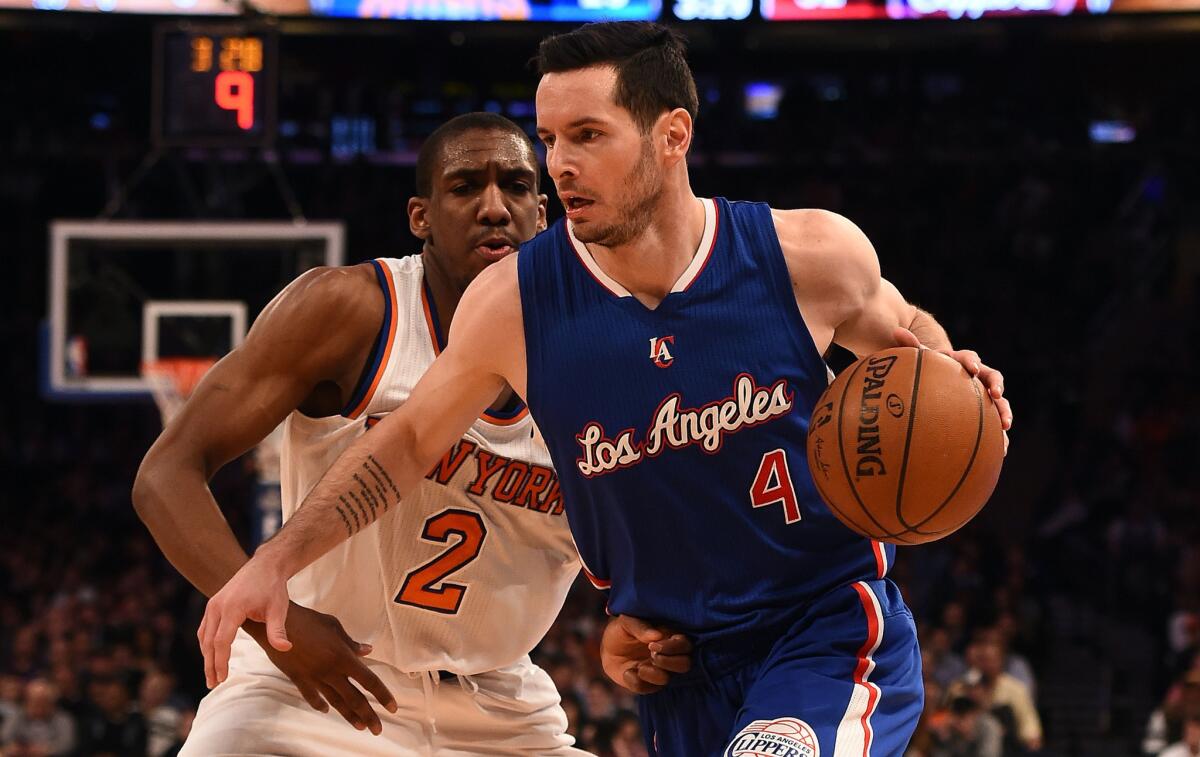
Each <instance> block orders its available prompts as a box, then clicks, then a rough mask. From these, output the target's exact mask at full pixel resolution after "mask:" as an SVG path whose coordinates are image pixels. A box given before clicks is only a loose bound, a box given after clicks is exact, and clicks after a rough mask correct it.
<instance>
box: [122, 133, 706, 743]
mask: <svg viewBox="0 0 1200 757" xmlns="http://www.w3.org/2000/svg"><path fill="white" fill-rule="evenodd" d="M417 184H418V186H417V190H418V191H417V194H418V197H414V198H412V199H411V200H410V201H409V208H408V211H409V221H410V226H411V228H412V230H413V232H414V233H415V234H416V235H417V236H418V237H420V238H421V239H423V240H424V248H423V253H422V254H421V255H419V256H413V257H408V258H404V259H384V260H376V261H372V262H370V263H366V264H363V265H358V266H351V267H347V268H341V269H317V270H314V271H310V272H308V273H306V274H304V275H302V276H301V277H300V278H299V279H297V280H296V281H295V282H294V283H293V284H292V285H290V286H289V287H288V288H287V289H285V290H284V291H283V292H282V293H281V294H280V295H279V296H278V297H276V298H275V300H274V301H272V303H271V304H269V305H268V306H267V308H265V309H264V311H263V313H262V314H261V315H260V316H259V318H258V320H257V321H256V323H255V324H254V327H253V328H252V329H251V331H250V333H249V335H248V336H247V338H246V340H245V343H244V344H243V345H242V346H240V347H239V348H238V349H236V350H234V351H233V352H231V353H230V354H229V355H228V356H227V357H226V358H225V359H223V360H222V361H221V362H220V363H218V364H217V365H216V366H215V367H214V368H213V369H212V371H211V372H210V373H209V374H208V375H207V376H206V377H205V379H204V380H203V381H202V382H201V383H200V385H199V386H198V388H197V390H196V392H195V393H194V394H193V396H192V397H191V398H190V399H189V401H188V403H187V405H186V406H185V407H184V408H183V410H182V411H181V412H180V414H179V416H178V417H177V418H176V419H175V420H174V421H173V422H172V423H170V425H169V426H168V427H167V428H166V430H164V432H163V434H162V436H161V437H160V438H159V439H158V441H157V442H156V443H155V445H154V446H153V448H152V449H151V450H150V452H149V453H148V454H147V455H146V458H145V460H144V461H143V464H142V468H141V470H140V471H139V473H138V478H137V481H136V483H135V487H134V504H135V506H136V507H137V510H138V513H139V515H140V516H141V517H142V519H143V521H144V522H145V523H146V524H147V526H148V527H149V528H150V530H151V532H152V533H153V535H154V537H155V539H156V541H157V542H158V544H159V545H160V547H162V549H163V551H164V553H165V554H166V556H167V557H168V559H170V560H171V562H172V563H173V564H174V565H175V566H176V568H178V569H179V570H180V572H181V573H183V574H184V575H185V576H186V577H187V578H188V579H189V580H190V581H191V582H192V583H193V584H194V585H195V586H196V587H197V588H199V589H200V590H201V591H203V592H204V593H205V594H207V595H210V596H211V595H212V594H213V593H215V592H216V591H217V590H219V589H220V588H221V586H222V585H223V584H224V583H225V581H227V580H228V578H229V577H230V576H232V575H233V574H234V573H235V572H236V571H237V569H238V568H239V567H240V566H241V565H242V564H243V563H245V562H246V560H247V557H246V555H245V553H244V552H243V551H242V549H241V547H240V546H239V545H238V543H237V541H236V540H235V538H234V536H233V534H232V532H231V531H230V529H229V527H228V524H227V523H226V522H225V520H224V519H223V518H222V517H221V514H220V512H219V510H218V508H217V506H216V503H215V501H214V500H213V498H212V494H211V492H210V491H209V489H208V487H207V484H206V481H207V479H208V478H209V477H210V476H211V475H212V473H213V472H214V471H216V470H217V469H218V468H219V467H220V466H222V465H224V464H225V463H226V462H228V461H229V460H231V459H233V458H235V457H237V456H238V455H240V454H242V453H243V452H245V451H246V450H248V449H250V448H251V447H253V446H254V445H255V444H257V443H258V442H259V441H261V440H262V439H263V438H264V437H265V436H266V435H267V434H268V433H269V432H270V431H271V430H272V429H273V428H275V426H276V425H278V424H279V423H280V422H284V424H285V425H284V446H283V453H282V473H283V481H282V485H283V509H284V517H285V519H287V518H289V517H291V515H292V514H293V513H294V512H295V509H296V508H297V506H298V505H299V504H300V503H301V502H302V501H303V499H304V497H305V495H306V494H307V493H308V491H309V490H310V489H311V488H312V487H313V485H315V484H316V482H317V481H318V480H319V479H320V478H321V476H322V475H323V474H324V473H325V471H326V469H327V468H328V466H329V465H330V464H331V463H332V462H333V461H334V460H335V459H336V458H337V457H338V456H339V454H340V453H341V452H342V451H343V450H344V449H345V448H346V447H347V446H348V445H349V444H350V443H351V442H353V441H354V440H355V439H357V438H358V437H359V436H360V435H362V434H363V433H364V432H366V431H367V430H368V429H369V428H370V427H371V426H372V425H373V424H374V423H375V422H377V421H378V420H379V418H380V417H382V416H383V415H385V414H387V413H388V412H389V411H391V410H394V409H395V408H397V407H398V406H399V405H401V404H402V403H403V402H404V401H405V399H406V398H407V396H408V393H409V392H410V391H411V389H412V387H413V386H414V385H415V384H416V382H417V380H418V379H419V378H420V377H421V375H422V373H423V372H424V370H425V368H426V367H427V366H428V365H429V364H431V363H432V362H433V360H434V358H435V356H436V355H437V354H438V353H439V352H440V351H441V348H442V347H443V346H444V344H445V339H446V334H447V331H448V328H449V324H450V321H451V317H452V315H453V313H454V310H455V307H456V306H457V304H458V300H459V298H460V297H461V295H462V293H463V291H464V290H465V288H466V286H467V285H468V284H469V283H470V282H471V280H472V279H474V278H475V276H476V275H477V274H478V273H480V272H481V271H482V270H483V269H484V268H485V267H486V266H488V265H489V264H490V263H492V262H495V261H497V260H500V259H501V258H503V257H505V256H506V255H508V254H510V253H511V252H513V251H515V249H516V247H517V246H518V245H519V244H520V243H521V242H522V241H525V240H527V239H529V238H530V237H532V236H533V235H534V233H535V232H536V231H539V230H541V229H543V228H544V227H545V207H546V206H545V203H546V198H545V196H544V195H539V194H538V168H537V160H536V157H535V155H534V152H533V149H532V145H531V144H530V142H529V140H528V138H527V137H526V136H525V134H524V133H523V132H521V130H520V129H519V127H517V126H516V125H515V124H513V123H512V122H510V121H508V120H506V119H503V118H501V117H498V116H492V115H489V114H469V115H467V116H460V117H459V118H456V119H454V120H452V121H450V122H448V123H447V124H445V125H444V126H443V127H441V128H440V129H439V130H437V131H436V132H435V133H434V134H433V135H432V136H431V137H430V139H429V140H428V141H427V143H426V145H425V146H424V147H423V149H422V152H421V156H420V159H419V161H418V165H417ZM362 475H363V476H364V477H365V479H366V480H369V486H370V487H372V488H373V491H375V492H377V493H378V494H376V495H366V496H364V497H361V498H355V499H353V500H352V501H351V500H348V501H347V502H346V507H347V510H346V512H347V513H348V517H349V518H353V519H356V520H357V519H362V520H363V521H364V523H365V522H366V520H367V519H368V517H370V519H371V520H374V518H375V517H377V516H379V515H382V513H381V512H379V510H380V508H386V507H387V506H386V505H385V504H384V503H385V502H387V501H388V497H389V496H390V493H388V494H387V495H386V496H385V494H384V493H383V492H382V491H380V490H381V489H383V490H386V489H388V488H389V487H390V482H389V481H388V480H387V477H386V475H381V474H380V472H379V471H371V470H364V471H363V474H362ZM392 510H393V512H392V515H391V517H390V518H388V519H385V520H384V521H383V522H382V523H381V527H378V528H373V529H366V530H364V531H362V532H361V533H359V534H358V536H356V537H355V538H354V539H351V540H349V541H347V542H345V543H344V544H342V545H341V547H339V548H338V549H336V550H334V551H333V552H330V553H329V554H327V555H326V556H325V557H324V558H323V559H321V560H319V561H317V562H316V563H314V564H313V565H312V566H310V567H309V568H308V569H307V570H305V571H303V572H301V573H300V574H298V575H297V576H296V577H295V578H294V579H292V581H291V583H290V589H291V594H292V597H293V598H294V600H295V603H294V604H292V606H291V607H290V609H289V617H288V622H287V627H286V630H285V631H284V634H286V638H280V637H279V636H277V637H275V639H274V641H275V646H276V647H289V646H290V649H289V650H288V651H286V652H280V651H277V649H274V648H272V645H271V644H268V643H267V637H266V632H265V630H264V629H263V627H262V626H261V625H259V624H256V623H247V624H246V625H245V626H244V631H243V632H240V633H239V634H238V637H237V639H236V640H235V642H234V644H233V649H232V654H231V658H230V659H229V662H228V665H229V670H230V675H229V677H228V679H227V680H225V681H224V682H223V683H221V685H219V686H217V687H216V688H215V689H214V690H213V691H212V693H210V694H209V695H208V696H207V697H206V698H205V699H204V701H203V702H202V703H201V705H200V708H199V712H198V714H197V717H196V721H195V723H194V725H193V727H192V732H191V736H190V737H189V739H188V742H187V744H186V745H185V747H184V750H183V754H185V755H189V754H190V755H212V754H229V753H236V754H248V753H253V754H262V753H271V754H289V755H298V754H312V755H335V754H343V755H365V754H405V755H409V754H413V755H417V754H422V755H423V754H436V755H468V754H471V755H475V754H480V755H481V754H489V755H491V754H511V755H582V754H584V753H583V752H580V751H579V750H576V749H574V748H572V747H571V746H570V744H571V742H572V739H571V737H570V736H569V735H567V734H566V733H565V729H566V724H567V723H566V717H565V715H564V713H563V711H562V709H561V707H560V706H559V697H558V693H557V692H556V691H555V689H554V686H553V684H552V682H551V680H550V678H549V676H547V675H546V673H545V672H543V671H542V670H541V669H539V668H538V667H536V666H535V665H533V664H532V663H531V662H530V660H529V657H528V652H529V650H530V649H532V648H533V646H534V645H535V644H536V643H537V642H538V641H539V640H540V639H541V638H542V636H543V635H544V634H545V632H546V630H547V629H548V628H549V627H550V624H551V623H552V622H553V620H554V617H555V616H556V615H557V614H558V611H559V609H560V608H561V606H562V603H563V599H564V597H565V595H566V593H567V590H568V588H569V587H570V585H571V583H572V581H573V579H574V577H575V575H576V573H577V572H578V569H579V558H578V555H577V553H576V551H575V548H574V544H573V542H572V541H571V537H570V533H569V531H568V528H567V524H566V519H565V517H564V516H563V509H562V501H561V495H560V494H559V489H558V484H557V479H556V477H555V475H554V472H553V471H552V469H551V468H550V460H549V454H548V452H547V451H546V448H545V446H544V444H543V443H542V441H541V437H540V435H539V434H538V433H537V431H536V429H535V427H534V425H533V422H532V420H531V419H530V417H529V413H528V411H527V410H526V409H525V408H524V406H523V405H521V404H520V402H519V401H517V399H516V398H515V397H514V395H513V392H512V391H511V389H505V390H504V391H503V392H501V393H500V395H499V396H498V397H496V399H495V402H494V403H492V405H491V407H490V408H489V409H488V410H486V411H485V412H484V413H483V414H482V415H481V416H480V417H479V418H478V419H477V420H476V422H475V423H474V424H473V425H472V427H471V428H470V429H469V430H468V431H467V433H466V434H465V436H464V437H463V438H462V439H461V440H459V441H458V442H457V443H456V444H455V445H454V446H453V447H452V448H451V449H449V450H447V452H446V454H445V456H444V457H443V459H442V460H441V461H440V463H439V464H438V465H437V466H436V467H435V469H434V470H433V471H432V472H431V473H430V475H429V478H428V479H427V480H426V481H425V482H424V483H423V484H422V485H421V486H420V487H418V489H417V490H415V491H414V492H413V493H412V494H410V495H409V496H407V497H406V498H405V500H404V502H403V506H402V507H399V508H395V507H393V508H392ZM310 608H311V609H310ZM339 620H340V622H341V623H340V624H339ZM343 625H344V629H343ZM635 628H636V631H635V634H636V635H637V636H638V638H640V639H641V640H642V641H638V639H635V638H633V636H634V634H631V633H630V629H635ZM282 635H283V634H281V635H280V636H282ZM605 638H606V649H605V668H606V669H607V670H610V671H613V670H616V671H619V672H618V675H622V676H623V679H624V680H622V681H620V682H622V683H624V684H625V685H627V686H629V687H630V688H638V689H644V688H646V687H656V686H659V685H661V684H662V683H665V680H666V677H667V674H668V672H669V671H679V670H683V669H685V668H686V666H687V664H688V660H687V657H686V654H684V653H686V652H687V651H688V648H687V642H686V640H685V639H683V638H682V637H681V636H670V635H668V634H666V633H665V632H662V631H659V630H657V629H652V628H649V627H647V626H641V627H635V626H633V625H629V624H626V623H622V624H621V625H617V622H616V621H614V623H613V624H612V626H611V627H610V628H609V629H608V631H606V634H605ZM649 641H653V642H654V645H653V649H654V650H655V654H653V655H651V654H650V651H649V649H650V648H649V647H647V645H646V644H645V643H644V642H649ZM206 672H207V674H208V675H207V677H208V681H209V685H210V686H213V685H214V684H215V683H216V680H215V676H214V675H213V672H212V670H209V671H206ZM289 679H290V680H289ZM351 679H353V680H354V681H356V682H357V683H358V684H360V685H361V686H362V687H363V688H365V689H366V690H367V691H368V692H370V693H371V694H372V695H373V696H374V697H375V698H376V699H377V700H378V702H379V705H378V706H376V705H373V704H372V703H370V702H368V700H367V698H366V697H365V696H363V694H362V692H361V691H359V689H358V688H356V687H355V686H354V685H353V684H352V683H351V682H350V681H351ZM393 695H394V696H393ZM309 705H311V707H310V706H309ZM329 706H332V707H333V708H334V709H335V710H337V712H339V713H340V714H341V716H342V717H343V718H344V719H345V720H347V721H349V722H350V723H352V724H354V726H355V728H350V727H348V726H347V725H346V724H345V723H343V722H342V721H341V720H340V719H339V718H338V717H337V715H335V714H333V713H331V712H329ZM368 730H369V731H370V733H367V732H366V731H368ZM372 734H376V735H378V734H382V735H381V737H377V736H376V735H372Z"/></svg>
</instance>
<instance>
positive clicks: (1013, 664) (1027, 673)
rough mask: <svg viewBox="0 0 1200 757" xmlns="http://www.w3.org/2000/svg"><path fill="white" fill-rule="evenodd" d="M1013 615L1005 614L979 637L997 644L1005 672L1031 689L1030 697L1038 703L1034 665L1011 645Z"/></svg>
mask: <svg viewBox="0 0 1200 757" xmlns="http://www.w3.org/2000/svg"><path fill="white" fill-rule="evenodd" d="M1013 622H1014V621H1013V619H1012V615H1011V614H1009V615H1005V616H1004V619H1003V620H1002V622H998V623H997V624H996V625H995V626H993V627H991V628H985V629H983V630H981V631H980V632H979V633H978V634H977V637H976V638H978V639H979V640H980V641H987V642H990V643H993V644H995V645H996V646H997V647H999V649H1000V654H1001V657H1002V658H1003V659H1004V672H1005V673H1008V674H1009V675H1010V676H1012V677H1013V678H1015V679H1017V680H1018V681H1020V682H1021V683H1023V684H1024V685H1025V688H1026V689H1028V690H1029V698H1030V699H1031V700H1033V703H1034V705H1035V706H1036V705H1037V680H1036V678H1035V677H1034V675H1033V666H1032V665H1030V664H1029V660H1027V659H1026V658H1025V657H1024V656H1023V655H1021V654H1020V653H1018V652H1014V651H1013V650H1012V648H1011V647H1010V646H1009V645H1010V641H1011V638H1012V633H1011V629H1012V627H1013V626H1012V625H1011V624H1012V623H1013Z"/></svg>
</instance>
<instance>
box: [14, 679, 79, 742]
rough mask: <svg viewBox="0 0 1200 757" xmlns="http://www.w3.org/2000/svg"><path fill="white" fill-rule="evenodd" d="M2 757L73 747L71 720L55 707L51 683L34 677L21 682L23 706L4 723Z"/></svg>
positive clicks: (56, 698) (56, 699)
mask: <svg viewBox="0 0 1200 757" xmlns="http://www.w3.org/2000/svg"><path fill="white" fill-rule="evenodd" d="M2 743H3V747H4V750H5V751H4V754H5V755H6V757H59V756H62V755H69V754H70V753H71V752H72V750H73V749H74V748H75V722H74V721H73V720H72V719H71V716H70V715H68V714H67V713H66V712H64V711H63V710H62V709H61V708H59V707H58V693H57V692H56V691H55V690H54V685H53V684H51V683H50V682H49V681H46V680H44V679H41V678H35V679H33V680H32V681H30V682H29V683H28V684H26V685H25V701H24V707H23V708H22V709H21V710H20V711H19V712H17V714H16V715H15V717H13V719H12V721H11V722H6V723H5V725H4V731H3V739H2Z"/></svg>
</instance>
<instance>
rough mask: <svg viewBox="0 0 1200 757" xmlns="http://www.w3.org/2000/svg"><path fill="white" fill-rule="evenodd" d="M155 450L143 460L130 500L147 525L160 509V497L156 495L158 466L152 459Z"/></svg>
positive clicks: (135, 478) (134, 509) (134, 480)
mask: <svg viewBox="0 0 1200 757" xmlns="http://www.w3.org/2000/svg"><path fill="white" fill-rule="evenodd" d="M153 455H154V452H153V450H152V451H151V452H149V453H147V454H146V457H145V458H144V459H143V460H142V464H141V465H140V466H139V467H138V472H137V476H136V477H134V479H133V491H132V492H130V499H131V501H132V502H133V511H134V512H135V513H137V516H138V518H139V519H141V521H142V523H146V524H147V525H149V523H148V522H147V521H148V519H149V518H152V517H153V516H154V514H155V512H156V511H157V509H158V504H159V497H158V496H157V494H156V486H155V482H154V479H155V469H156V467H157V466H156V465H155V464H154V460H153V459H152V458H153Z"/></svg>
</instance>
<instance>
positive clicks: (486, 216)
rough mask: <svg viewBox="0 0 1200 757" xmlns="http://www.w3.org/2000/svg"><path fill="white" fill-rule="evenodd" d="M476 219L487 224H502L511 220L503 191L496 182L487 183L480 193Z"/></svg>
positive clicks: (510, 213)
mask: <svg viewBox="0 0 1200 757" xmlns="http://www.w3.org/2000/svg"><path fill="white" fill-rule="evenodd" d="M478 219H479V222H480V223H482V224H484V225H487V226H503V225H505V224H507V223H508V222H509V221H511V220H512V212H511V211H510V210H509V209H508V204H507V203H506V202H505V197H504V191H503V190H502V189H501V188H500V187H499V186H498V185H497V184H489V185H488V186H487V188H486V189H485V190H484V191H483V192H482V193H481V194H480V196H479V211H478Z"/></svg>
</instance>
